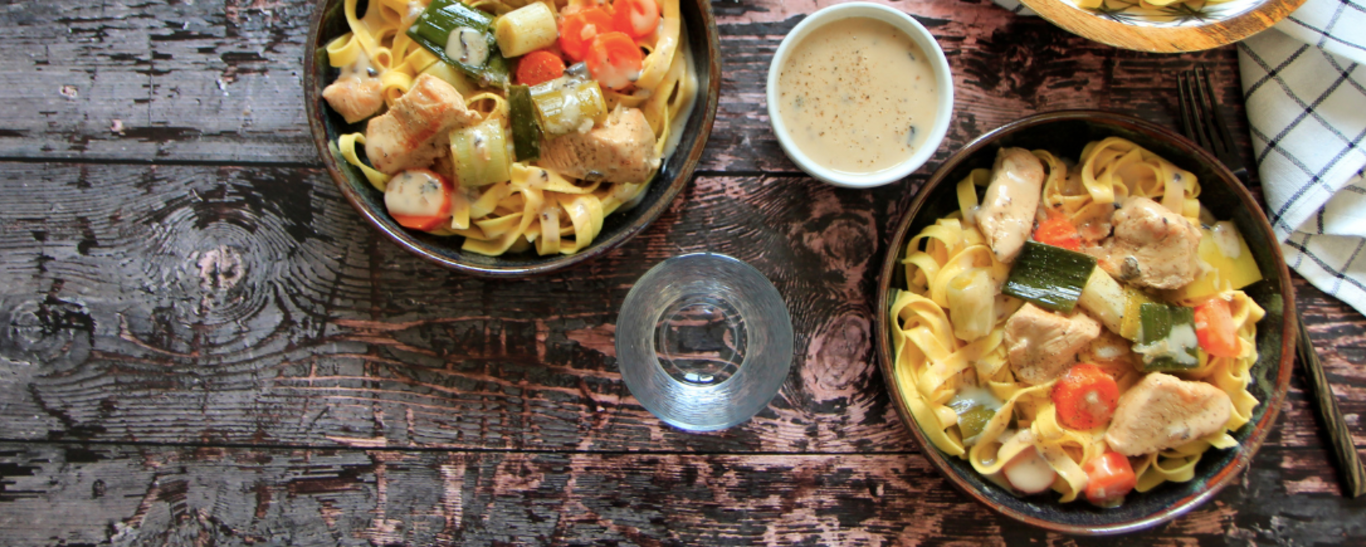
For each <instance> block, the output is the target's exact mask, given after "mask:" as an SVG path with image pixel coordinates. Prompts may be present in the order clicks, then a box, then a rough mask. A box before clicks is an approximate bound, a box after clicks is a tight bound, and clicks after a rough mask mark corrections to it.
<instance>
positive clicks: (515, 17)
mask: <svg viewBox="0 0 1366 547" xmlns="http://www.w3.org/2000/svg"><path fill="white" fill-rule="evenodd" d="M343 11H344V13H345V16H346V21H347V24H348V26H349V28H350V32H348V33H346V34H343V35H342V36H340V37H338V38H336V39H334V40H333V41H332V42H330V43H329V44H328V45H327V48H326V50H327V54H328V60H329V63H330V65H331V66H332V67H335V68H337V69H338V70H339V74H338V76H337V78H336V79H335V80H334V81H333V82H332V83H331V84H330V85H329V86H328V87H327V89H325V90H324V93H323V96H324V98H325V99H326V100H327V102H328V103H329V105H330V106H331V107H332V109H333V110H334V111H336V112H337V113H338V114H339V115H341V116H342V117H343V118H344V119H345V120H346V122H347V123H349V124H361V123H362V122H363V123H364V125H363V126H362V127H363V129H362V130H360V131H356V132H350V133H345V134H343V135H341V137H340V138H338V140H337V141H336V143H335V150H336V153H337V154H338V155H339V156H341V158H343V159H344V160H345V161H346V162H347V163H348V164H350V165H352V166H354V167H356V168H357V169H358V170H359V171H360V172H361V174H362V175H363V176H364V177H365V178H366V179H367V180H368V181H369V182H370V184H371V185H372V186H374V188H375V189H377V190H379V191H380V192H383V193H384V194H385V203H386V206H387V208H388V211H389V213H390V215H391V216H392V217H393V218H394V220H395V221H397V222H398V223H399V224H400V225H402V226H404V227H405V228H409V229H412V230H418V231H424V232H428V233H431V234H434V235H441V236H460V237H463V239H464V241H463V243H462V249H463V250H464V251H468V252H473V253H479V254H484V255H490V256H497V255H501V254H504V253H509V252H524V251H529V250H534V251H535V252H536V253H538V254H540V255H554V254H572V253H576V252H578V251H580V250H582V249H584V248H585V247H587V246H588V245H590V244H591V243H592V242H593V240H594V239H595V238H596V237H597V236H598V235H599V233H600V232H601V231H602V228H603V223H604V217H606V216H608V215H611V214H613V213H614V212H617V211H619V210H623V209H626V208H630V207H632V206H633V205H634V204H635V203H636V202H638V201H639V200H640V199H641V198H642V197H643V196H644V194H645V192H646V190H647V189H648V186H649V184H650V182H651V180H652V179H653V178H654V177H655V175H656V174H657V172H658V170H659V167H660V165H661V163H662V160H663V158H665V157H667V156H668V155H669V154H670V153H671V152H672V149H673V148H674V147H675V146H676V145H677V142H678V140H679V136H680V134H681V129H682V127H683V125H684V124H685V123H686V120H687V117H688V116H689V114H690V112H691V109H692V107H693V104H694V102H695V99H696V95H697V78H696V75H695V74H694V73H693V70H692V59H691V54H690V52H689V48H688V44H687V42H686V40H685V36H684V33H683V30H684V29H683V21H682V17H681V13H680V11H679V5H678V0H611V1H603V2H599V1H596V0H543V1H528V0H475V1H461V0H412V1H408V0H370V1H369V2H368V3H367V2H365V1H363V0H361V1H358V0H345V3H344V5H343Z"/></svg>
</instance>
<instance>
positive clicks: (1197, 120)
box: [1177, 72, 1214, 152]
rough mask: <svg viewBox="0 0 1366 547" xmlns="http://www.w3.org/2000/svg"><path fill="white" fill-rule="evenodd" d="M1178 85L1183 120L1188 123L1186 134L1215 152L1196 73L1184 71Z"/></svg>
mask: <svg viewBox="0 0 1366 547" xmlns="http://www.w3.org/2000/svg"><path fill="white" fill-rule="evenodd" d="M1177 87H1178V88H1179V92H1180V97H1179V99H1180V103H1181V116H1182V121H1183V123H1187V124H1188V127H1186V136H1188V137H1190V138H1191V139H1194V140H1195V142H1196V143H1197V144H1199V145H1200V147H1201V148H1204V149H1205V150H1209V151H1211V152H1213V151H1214V148H1213V147H1212V146H1210V136H1209V133H1210V131H1209V128H1208V123H1206V119H1205V110H1206V109H1205V104H1204V102H1203V101H1201V100H1200V95H1199V92H1198V89H1197V86H1196V85H1195V75H1194V73H1192V72H1184V73H1182V74H1180V75H1179V76H1178V79H1177ZM1187 118H1189V121H1188V122H1187V121H1186V119H1187Z"/></svg>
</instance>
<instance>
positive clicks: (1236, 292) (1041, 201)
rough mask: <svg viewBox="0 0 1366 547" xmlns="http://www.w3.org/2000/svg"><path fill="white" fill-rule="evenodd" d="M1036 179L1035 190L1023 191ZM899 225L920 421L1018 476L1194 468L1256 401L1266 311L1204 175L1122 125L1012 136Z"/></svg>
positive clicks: (980, 467)
mask: <svg viewBox="0 0 1366 547" xmlns="http://www.w3.org/2000/svg"><path fill="white" fill-rule="evenodd" d="M1031 194H1032V195H1031ZM956 195H957V199H958V205H959V208H958V210H957V211H956V212H954V213H953V214H951V215H949V216H947V217H944V218H941V219H938V220H937V221H936V222H935V223H934V224H932V225H930V226H927V227H925V228H924V229H923V230H922V231H921V232H920V233H919V234H917V235H915V236H914V237H912V238H910V240H909V241H908V242H907V244H906V248H905V257H904V259H903V260H902V264H903V265H904V268H905V276H904V277H905V280H906V286H905V287H904V288H902V289H901V290H898V291H896V292H895V296H894V298H893V302H892V303H891V309H890V313H891V316H892V317H893V318H894V319H895V321H894V325H893V327H892V328H893V346H894V347H893V349H894V352H895V364H894V366H893V371H894V378H893V381H894V382H895V384H896V385H897V387H898V391H899V392H900V394H901V396H902V398H903V399H904V402H905V403H906V406H907V407H908V408H909V409H910V412H911V414H912V416H913V417H914V419H915V421H916V423H917V424H918V425H919V427H920V429H921V431H922V432H923V433H924V435H925V437H926V438H927V439H928V440H929V441H930V443H932V444H933V445H934V447H935V448H936V449H938V450H940V451H942V452H944V453H945V454H947V455H950V456H954V457H958V458H962V459H965V460H967V461H968V462H969V463H971V465H972V466H973V468H974V469H975V470H976V471H977V472H978V473H980V474H982V475H983V476H984V477H987V478H988V479H990V480H992V481H994V482H997V483H998V484H1001V485H1004V486H1007V487H1010V488H1011V489H1012V490H1014V491H1016V492H1017V493H1021V494H1034V493H1040V492H1044V491H1048V490H1051V491H1053V492H1056V493H1057V495H1058V499H1059V500H1060V501H1062V502H1071V501H1073V500H1075V499H1077V498H1078V497H1085V498H1086V499H1089V500H1090V501H1091V502H1092V503H1095V504H1097V505H1101V506H1107V507H1108V506H1114V505H1118V504H1119V503H1121V502H1122V500H1123V497H1124V495H1125V493H1126V492H1128V491H1130V490H1137V491H1139V492H1145V491H1148V490H1150V489H1152V488H1154V487H1156V486H1158V485H1159V484H1162V483H1163V482H1168V481H1171V482H1184V481H1189V480H1191V479H1192V478H1193V477H1194V470H1195V466H1196V464H1197V463H1198V462H1199V460H1200V458H1201V456H1202V455H1203V454H1204V453H1205V452H1206V451H1208V450H1210V449H1228V448H1232V447H1234V446H1236V445H1237V441H1236V440H1235V439H1234V438H1233V436H1232V435H1231V433H1232V432H1235V431H1237V430H1238V429H1240V428H1242V427H1243V426H1244V425H1245V424H1247V423H1248V421H1249V420H1250V419H1251V417H1252V411H1253V409H1254V408H1255V407H1256V405H1257V404H1258V401H1257V399H1256V398H1255V397H1254V396H1253V395H1252V394H1251V393H1250V392H1249V391H1248V389H1247V387H1248V384H1249V382H1250V381H1251V379H1250V373H1249V371H1250V369H1251V367H1252V366H1253V364H1254V363H1255V362H1256V361H1257V349H1256V344H1255V341H1256V335H1257V330H1256V324H1257V322H1258V321H1259V320H1260V319H1261V318H1262V317H1263V316H1264V315H1265V312H1264V311H1263V310H1262V309H1261V308H1260V307H1259V306H1258V305H1257V304H1256V302H1254V301H1253V300H1252V299H1251V298H1249V297H1248V296H1247V295H1246V294H1245V293H1244V292H1243V291H1242V290H1240V289H1242V288H1243V287H1245V286H1247V285H1248V284H1250V283H1253V282H1255V281H1257V280H1259V279H1260V277H1261V275H1260V272H1259V271H1258V270H1257V266H1256V264H1255V263H1254V262H1253V261H1252V257H1251V252H1250V251H1249V250H1248V249H1247V245H1246V243H1245V242H1244V241H1243V239H1242V237H1241V235H1240V234H1238V233H1237V230H1236V228H1235V227H1234V226H1233V225H1232V224H1231V223H1229V222H1219V221H1216V220H1215V219H1214V218H1213V216H1212V215H1211V214H1210V213H1209V212H1208V211H1207V210H1206V209H1204V208H1202V207H1201V205H1200V201H1199V195H1200V185H1199V183H1198V181H1197V180H1196V177H1195V175H1193V174H1192V173H1190V172H1188V171H1185V170H1182V169H1180V168H1179V167H1176V166H1175V165H1173V164H1172V163H1171V162H1169V161H1167V160H1166V159H1164V158H1162V157H1160V156H1157V155H1156V154H1153V153H1152V152H1150V151H1148V150H1146V149H1144V148H1142V147H1140V146H1138V145H1136V144H1134V143H1132V142H1130V141H1127V140H1124V139H1121V138H1107V139H1104V140H1100V141H1095V142H1091V143H1089V144H1088V145H1086V147H1085V149H1084V150H1082V151H1081V155H1080V157H1079V158H1078V159H1077V161H1076V162H1075V163H1073V162H1071V161H1069V160H1066V159H1063V158H1060V157H1059V156H1057V155H1054V154H1053V153H1051V152H1049V151H1044V150H1035V151H1026V150H1022V149H1002V150H1001V151H1000V152H999V155H998V158H997V161H996V164H995V166H994V167H993V169H990V170H988V169H977V170H975V171H973V172H972V173H971V174H970V175H969V176H968V177H966V178H965V179H964V180H962V181H961V182H959V183H958V185H957V187H956Z"/></svg>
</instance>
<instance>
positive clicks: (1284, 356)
mask: <svg viewBox="0 0 1366 547" xmlns="http://www.w3.org/2000/svg"><path fill="white" fill-rule="evenodd" d="M1110 136H1118V137H1123V138H1126V139H1129V140H1131V141H1133V142H1135V143H1137V144H1138V145H1140V146H1143V147H1145V148H1147V149H1149V150H1152V151H1153V152H1156V153H1157V154H1159V155H1161V156H1162V157H1164V158H1167V159H1168V160H1170V161H1171V162H1172V163H1175V164H1176V165H1177V166H1179V167H1181V168H1183V169H1186V170H1189V171H1190V172H1192V173H1195V175H1196V176H1197V177H1199V180H1200V185H1201V194H1200V201H1201V202H1202V203H1204V205H1205V206H1206V207H1207V208H1209V209H1210V211H1211V212H1213V213H1214V216H1216V217H1218V218H1219V219H1229V220H1232V221H1233V222H1234V223H1235V224H1237V226H1238V229H1239V230H1240V231H1241V232H1242V233H1243V236H1244V237H1245V238H1247V240H1248V245H1249V247H1251V248H1252V254H1253V255H1254V256H1255V257H1256V260H1257V266H1258V267H1259V268H1260V269H1261V270H1262V275H1263V276H1264V278H1265V279H1263V280H1262V281H1259V282H1257V283H1255V284H1253V285H1250V286H1248V287H1247V288H1245V289H1244V290H1245V291H1246V292H1247V294H1248V295H1249V296H1251V297H1252V299H1253V300H1256V301H1257V303H1258V304H1259V305H1261V307H1262V308H1264V309H1266V317H1265V318H1263V319H1262V321H1261V322H1260V323H1258V325H1257V351H1258V355H1259V358H1258V360H1257V363H1256V364H1255V365H1254V366H1253V368H1252V377H1253V380H1252V384H1251V385H1250V386H1249V388H1248V389H1249V391H1251V392H1252V394H1253V395H1254V396H1256V397H1257V400H1258V401H1260V403H1259V404H1258V405H1257V408H1256V409H1255V410H1254V411H1253V416H1252V420H1251V421H1250V422H1249V423H1248V424H1247V425H1245V426H1243V428H1242V429H1239V430H1238V431H1236V432H1234V435H1233V436H1234V437H1235V438H1237V439H1238V442H1239V446H1238V447H1236V448H1232V449H1228V450H1217V449H1211V450H1210V451H1209V452H1207V453H1205V455H1204V457H1202V458H1201V459H1200V463H1199V464H1198V466H1197V467H1196V476H1195V478H1194V479H1193V480H1191V481H1189V482H1185V483H1166V484H1163V485H1161V486H1158V487H1157V488H1155V489H1153V490H1151V491H1148V492H1145V493H1141V494H1140V493H1133V494H1130V495H1129V496H1128V498H1126V499H1125V501H1124V505H1122V506H1120V507H1118V508H1115V509H1100V508H1097V507H1094V506H1092V505H1091V504H1089V503H1087V502H1085V501H1084V500H1079V501H1075V502H1072V503H1067V504H1064V503H1058V502H1057V496H1056V494H1051V493H1050V494H1044V495H1036V496H1030V497H1025V498H1021V497H1016V496H1014V495H1012V494H1011V493H1010V492H1009V491H1007V490H1006V489H1004V488H1002V487H1000V486H997V485H996V484H993V483H991V482H990V481H987V480H985V479H983V478H982V477H981V476H980V475H978V474H977V472H976V471H975V470H973V468H972V465H971V464H969V463H968V462H967V461H965V460H961V459H959V458H957V457H952V456H948V455H946V454H944V453H943V452H940V451H939V449H937V448H935V447H934V445H932V444H930V443H929V441H928V440H926V437H925V434H924V432H922V431H921V430H920V427H919V425H917V424H916V423H915V419H914V418H913V417H912V416H911V412H910V409H909V408H908V407H907V406H906V402H905V400H904V399H903V398H902V395H901V392H900V389H898V387H897V385H896V384H895V383H894V382H892V381H891V378H893V377H894V376H893V375H892V366H893V363H894V360H893V354H892V343H891V340H892V332H891V327H892V325H893V323H892V321H894V320H895V318H893V317H890V311H889V309H890V306H891V303H892V288H900V287H905V286H906V280H905V269H904V268H900V267H898V266H899V263H900V261H901V259H902V258H904V257H905V248H904V247H905V245H906V241H907V239H908V238H909V237H913V236H914V234H918V233H920V231H921V230H922V229H924V228H925V227H926V226H928V225H930V224H933V223H934V221H935V220H936V219H939V218H942V217H944V216H947V215H948V214H950V213H952V212H954V211H956V210H957V209H958V201H957V197H956V196H955V192H954V190H955V188H954V187H955V185H956V183H957V182H958V181H960V180H962V179H963V178H964V177H966V176H967V174H968V172H969V171H971V170H972V169H975V168H979V167H982V168H988V169H989V168H991V165H992V162H993V160H994V159H995V156H996V150H997V149H998V148H1000V147H1002V146H1019V147H1024V148H1028V149H1040V148H1042V149H1046V150H1049V151H1051V152H1054V153H1057V154H1060V155H1061V156H1062V157H1070V158H1073V159H1075V158H1077V157H1078V156H1080V155H1081V149H1082V146H1084V145H1085V144H1086V143H1087V142H1090V141H1094V140H1100V139H1102V138H1105V137H1110ZM888 249H890V251H889V252H888V255H887V259H886V261H885V262H884V263H883V264H882V271H881V273H880V274H879V278H878V293H877V303H878V304H877V350H878V354H879V356H880V357H881V361H882V375H883V377H884V378H887V379H888V380H887V387H888V389H889V390H890V391H891V395H892V400H893V401H895V402H896V407H897V412H899V413H900V414H901V419H902V420H903V421H905V422H906V424H908V425H909V426H910V429H911V432H912V433H913V434H914V435H915V438H916V441H918V442H919V443H920V446H921V448H922V449H923V450H924V452H925V457H926V458H929V460H930V461H931V462H933V463H934V465H935V467H938V468H939V470H940V471H942V472H943V473H944V476H945V477H947V478H948V479H949V482H952V483H953V484H954V485H955V486H957V487H958V488H960V489H961V490H963V491H964V492H966V493H967V494H968V495H969V496H972V497H973V498H976V499H977V500H978V501H980V502H982V503H983V504H986V506H987V507H990V508H991V509H993V510H995V511H997V512H999V513H1001V514H1003V515H1005V516H1008V517H1011V518H1014V519H1016V520H1019V521H1021V522H1024V523H1027V524H1032V525H1035V526H1039V527H1042V528H1047V529H1050V530H1056V531H1059V532H1065V533H1069V534H1080V535H1105V534H1120V533H1125V532H1133V531H1136V530H1141V529H1144V528H1149V527H1152V526H1156V525H1158V524H1161V523H1163V522H1166V521H1168V520H1171V519H1174V518H1176V517H1178V516H1180V515H1182V514H1184V513H1186V512H1187V511H1190V510H1191V509H1194V508H1195V507H1196V506H1198V505H1200V504H1201V503H1203V502H1204V501H1205V500H1208V499H1210V498H1211V497H1213V496H1214V495H1215V494H1216V493H1217V492H1218V491H1219V490H1220V489H1222V488H1223V487H1225V486H1227V485H1228V484H1229V483H1230V482H1232V481H1233V480H1234V478H1235V477H1237V475H1238V473H1239V472H1240V471H1242V470H1243V468H1245V467H1247V465H1248V462H1250V461H1251V460H1252V455H1253V454H1255V453H1256V452H1257V448H1258V447H1259V446H1261V444H1262V440H1263V439H1265V438H1266V434H1267V432H1268V430H1269V429H1270V428H1271V425H1272V424H1273V423H1275V421H1276V413H1277V411H1279V409H1280V407H1281V403H1282V402H1283V401H1284V399H1285V393H1286V389H1287V387H1288V386H1289V384H1290V366H1291V362H1292V360H1293V359H1294V357H1293V356H1294V354H1295V351H1294V343H1295V336H1294V335H1293V333H1294V332H1295V328H1296V327H1295V324H1294V321H1295V320H1294V314H1293V313H1292V314H1289V315H1288V316H1287V314H1286V313H1285V311H1286V310H1287V309H1291V308H1290V306H1293V305H1294V301H1295V300H1294V294H1293V292H1292V289H1291V287H1290V275H1289V273H1288V271H1287V270H1286V267H1285V261H1284V259H1283V258H1282V257H1281V252H1280V246H1279V245H1277V244H1276V240H1275V238H1274V237H1273V236H1272V232H1271V226H1270V225H1269V224H1267V221H1266V216H1265V215H1264V214H1262V210H1261V208H1260V207H1259V206H1258V205H1257V202H1256V201H1254V200H1253V198H1252V196H1251V195H1250V194H1248V191H1247V189H1246V188H1244V187H1243V186H1242V184H1240V183H1239V182H1238V180H1237V179H1236V178H1234V176H1233V174H1232V173H1230V172H1229V171H1228V169H1227V168H1225V167H1224V166H1223V165H1222V164H1220V163H1219V161H1218V160H1217V159H1215V157H1214V156H1212V155H1210V154H1209V153H1207V152H1205V151H1204V150H1203V149H1201V148H1200V147H1198V146H1197V145H1196V144H1195V143H1193V142H1191V141H1189V140H1186V139H1185V138H1183V137H1181V136H1179V135H1177V134H1175V133H1173V132H1172V131H1170V130H1168V129H1166V128H1163V127H1159V126H1157V125H1153V124H1151V123H1148V122H1145V121H1142V120H1139V119H1136V118H1132V117H1129V116H1122V115H1119V114H1109V113H1105V112H1088V111H1070V112H1054V113H1047V114H1038V115H1035V116H1030V117H1027V118H1024V119H1021V120H1018V121H1015V122H1012V123H1010V124H1007V125H1006V126H1004V127H1001V128H1000V129H997V130H995V131H992V132H990V133H987V134H986V135H983V136H981V137H979V138H978V139H977V140H974V141H972V142H971V143H970V144H968V145H967V146H966V147H964V148H963V149H962V150H960V151H959V152H957V153H956V154H954V155H953V156H952V157H950V158H949V159H948V161H946V162H944V164H943V165H942V166H941V167H940V168H939V170H938V171H936V172H935V173H934V176H933V177H931V178H930V180H929V182H927V183H926V184H925V188H924V189H923V190H921V192H920V195H919V196H917V197H916V200H915V202H914V203H913V204H912V205H911V209H910V211H908V212H907V213H906V215H905V216H904V217H902V218H901V220H900V221H899V222H898V223H897V224H896V228H895V231H894V232H892V240H891V246H890V247H888Z"/></svg>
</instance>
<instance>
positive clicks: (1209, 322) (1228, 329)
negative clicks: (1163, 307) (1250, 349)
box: [1195, 296, 1238, 357]
mask: <svg viewBox="0 0 1366 547" xmlns="http://www.w3.org/2000/svg"><path fill="white" fill-rule="evenodd" d="M1195 337H1196V338H1197V339H1198V340H1199V341H1200V349H1203V350H1205V353H1208V354H1210V355H1212V356H1214V357H1237V356H1238V327H1237V326H1235V325H1234V324H1233V314H1232V313H1231V312H1230V311H1229V309H1228V301H1227V300H1224V299H1222V298H1219V297H1217V296H1216V297H1214V298H1211V299H1209V300H1207V301H1205V303H1203V304H1200V305H1199V306H1196V307H1195Z"/></svg>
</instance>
